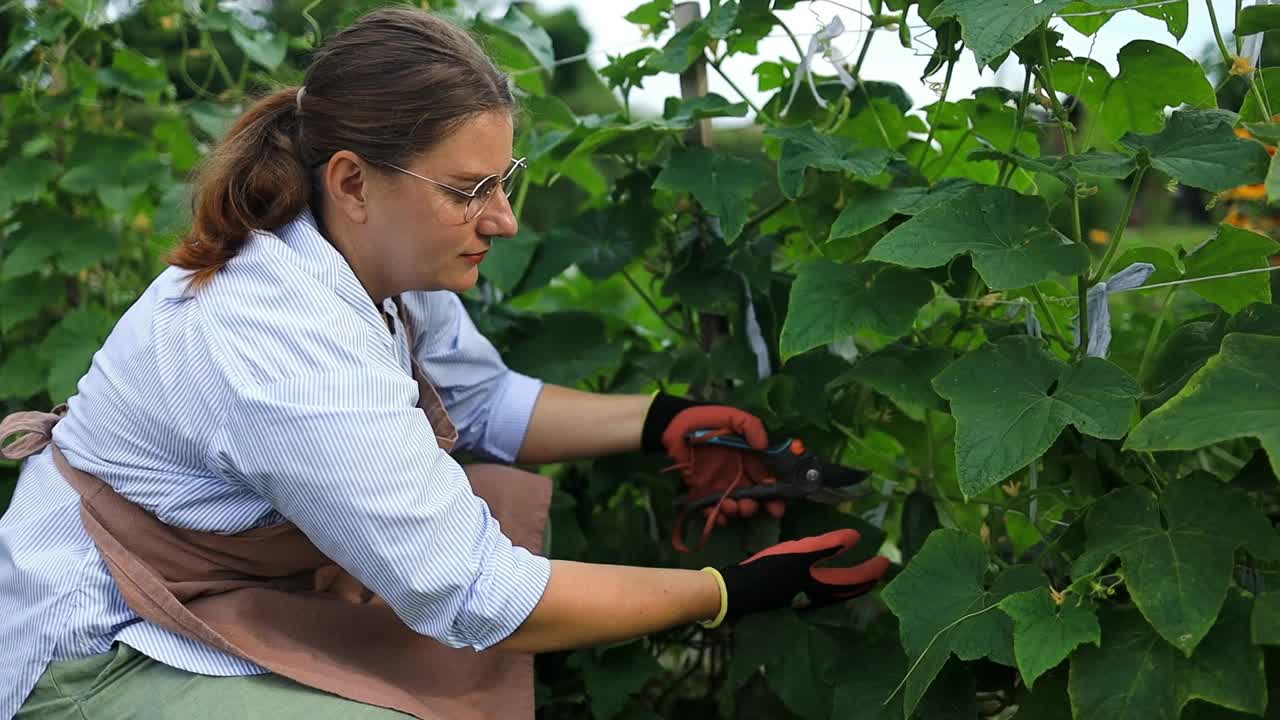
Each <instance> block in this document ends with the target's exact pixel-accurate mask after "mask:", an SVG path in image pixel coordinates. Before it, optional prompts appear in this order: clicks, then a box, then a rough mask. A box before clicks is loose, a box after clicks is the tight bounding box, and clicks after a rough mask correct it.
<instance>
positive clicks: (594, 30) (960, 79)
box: [536, 0, 1252, 113]
mask: <svg viewBox="0 0 1280 720" xmlns="http://www.w3.org/2000/svg"><path fill="white" fill-rule="evenodd" d="M536 2H537V4H538V5H539V7H541V8H544V9H547V10H556V9H560V8H564V7H573V8H575V9H576V10H577V11H578V14H579V16H580V17H581V18H582V22H583V24H584V25H585V26H586V28H587V30H588V31H589V32H590V33H591V46H590V49H589V51H588V52H590V53H592V55H591V56H590V57H589V58H588V59H587V62H589V63H591V65H593V66H595V67H596V68H600V67H603V66H604V65H605V64H607V59H606V53H611V54H622V53H625V52H629V51H631V50H635V49H638V48H640V47H643V46H644V45H646V44H656V45H657V46H661V45H662V44H664V43H665V42H666V40H667V38H668V37H669V36H670V35H671V32H670V31H668V32H667V33H666V34H665V35H663V36H661V37H659V38H657V40H656V41H655V40H652V39H646V38H644V37H643V36H642V34H641V29H640V28H639V27H638V26H636V25H633V24H631V23H630V22H628V21H627V20H626V19H625V17H624V16H625V15H626V14H627V13H628V12H630V10H631V9H632V8H634V7H635V6H637V5H639V4H640V3H641V0H536ZM1213 3H1214V8H1215V11H1216V13H1217V16H1218V19H1219V22H1221V23H1222V24H1223V27H1222V30H1223V32H1224V33H1230V32H1231V26H1232V25H1233V18H1234V16H1235V0H1213ZM700 4H701V5H702V9H703V13H704V14H705V13H706V12H707V9H708V5H709V3H708V0H701V1H700ZM1250 4H1252V3H1250ZM850 8H853V9H860V10H862V11H867V10H868V2H867V0H840V2H833V1H831V0H815V1H814V2H802V3H799V4H798V5H797V6H796V8H795V9H793V10H787V11H783V12H781V13H779V16H780V17H781V18H782V20H783V21H784V22H785V23H787V25H788V26H789V27H790V28H791V29H792V31H793V32H795V33H796V34H797V35H798V36H799V39H800V43H801V45H802V46H804V45H807V44H808V41H809V36H810V35H812V34H813V33H814V32H815V31H817V30H818V29H819V28H820V27H822V26H823V25H824V24H826V23H829V22H830V21H831V19H832V18H834V17H837V16H838V17H840V18H841V21H842V22H843V23H844V26H845V28H846V31H845V33H844V35H842V36H841V37H839V38H837V39H836V40H835V41H834V46H835V47H836V48H837V49H838V50H840V51H841V52H843V53H844V54H845V55H846V56H848V57H849V58H850V59H851V60H852V59H853V58H856V57H857V55H858V50H859V49H860V48H861V44H862V38H863V36H864V32H865V28H866V26H867V21H866V20H865V19H864V18H863V17H862V16H860V15H859V14H857V13H856V12H853V11H851V10H850ZM909 24H910V25H911V26H912V27H915V26H917V25H919V26H922V28H927V26H926V25H924V23H923V21H922V20H920V17H919V15H918V14H916V13H915V11H914V8H913V9H912V14H911V17H910V20H909ZM1051 24H1052V25H1053V26H1054V27H1055V28H1056V29H1058V30H1059V32H1062V33H1063V35H1064V40H1063V44H1064V46H1065V47H1066V48H1067V49H1068V50H1070V51H1071V52H1072V53H1073V54H1075V55H1077V56H1080V57H1093V58H1094V59H1095V60H1097V61H1099V62H1101V63H1102V64H1103V65H1104V66H1106V67H1107V68H1108V70H1110V71H1111V73H1112V74H1113V75H1114V74H1115V72H1116V70H1117V68H1116V56H1117V54H1118V53H1119V51H1120V48H1122V47H1124V46H1125V45H1126V44H1127V43H1129V42H1131V41H1133V40H1137V39H1147V40H1154V41H1156V42H1159V43H1162V44H1166V45H1171V46H1174V47H1177V48H1178V49H1179V50H1181V51H1182V53H1183V54H1184V55H1187V56H1188V57H1191V58H1193V59H1199V58H1201V57H1203V56H1204V53H1205V50H1206V48H1208V47H1210V46H1211V44H1212V43H1213V30H1212V27H1211V25H1210V22H1209V13H1208V11H1207V10H1206V8H1205V3H1204V2H1203V1H1202V0H1191V2H1190V19H1189V23H1188V28H1187V32H1186V34H1185V35H1184V36H1183V38H1182V40H1181V41H1179V40H1176V39H1175V38H1174V37H1173V36H1172V35H1171V34H1169V32H1168V30H1167V29H1166V28H1165V25H1164V23H1163V22H1162V21H1160V20H1156V19H1153V18H1148V17H1146V16H1144V15H1141V14H1139V13H1138V12H1136V11H1125V12H1121V13H1117V14H1116V16H1115V17H1113V18H1112V19H1111V21H1110V22H1108V23H1107V24H1106V25H1105V26H1103V28H1102V29H1101V30H1100V31H1099V32H1098V33H1097V34H1096V35H1095V36H1093V37H1086V36H1084V35H1081V34H1080V33H1078V32H1076V31H1075V30H1073V29H1072V28H1071V27H1070V26H1068V25H1067V24H1066V23H1065V22H1064V21H1062V20H1061V19H1060V18H1055V19H1054V20H1053V21H1051ZM922 31H923V29H922V30H916V31H915V32H922ZM779 34H780V35H781V33H779ZM923 43H928V44H929V45H930V46H932V36H931V35H926V36H921V37H920V38H919V40H918V41H917V42H915V43H914V44H915V45H916V48H915V49H914V50H909V49H906V48H903V47H902V46H901V45H900V44H899V42H898V39H897V34H896V31H880V32H879V33H878V34H877V35H876V38H875V41H874V42H873V44H872V46H871V49H870V52H869V53H868V55H867V59H866V61H865V62H864V64H863V70H862V76H863V77H864V78H865V79H868V80H883V81H890V82H896V83H897V84H899V85H901V86H902V87H903V88H904V89H905V90H906V91H907V94H908V95H910V96H911V98H912V101H913V102H914V105H915V107H916V108H919V107H922V106H925V105H928V104H930V103H932V102H934V101H936V100H937V98H938V93H937V92H936V90H935V89H933V88H930V87H929V86H928V85H926V84H925V83H923V82H921V80H920V74H921V73H922V72H923V70H924V68H925V65H926V64H927V63H928V60H929V50H928V49H926V48H925V47H924V46H923ZM779 57H786V58H789V59H791V60H797V59H798V54H797V53H796V50H795V47H794V46H793V45H792V43H791V41H790V39H788V38H787V37H786V36H785V35H781V36H780V37H773V36H771V37H769V38H766V39H765V40H764V41H762V42H761V43H760V46H759V53H758V54H757V55H754V56H751V55H738V56H734V57H731V58H729V59H728V60H726V61H725V63H723V65H722V69H723V70H724V71H725V74H727V75H728V76H729V77H731V78H732V79H733V81H734V82H735V83H736V84H737V85H738V87H739V88H741V89H742V90H743V91H744V92H745V93H746V94H747V95H748V96H749V97H750V98H751V99H752V101H753V102H755V103H756V104H757V105H759V104H761V103H763V102H764V101H766V100H767V99H768V97H769V96H771V94H772V93H773V92H775V91H769V92H766V93H762V92H760V91H758V90H757V89H756V88H757V80H756V78H755V76H754V75H752V73H751V71H752V69H753V68H754V67H755V66H756V65H758V64H759V63H760V62H762V61H764V60H776V59H778V58H779ZM817 70H818V72H819V73H821V74H824V75H834V74H835V73H834V69H833V68H832V67H831V65H830V64H829V63H827V62H826V61H825V60H821V59H819V60H818V61H817ZM943 74H944V73H943V72H941V71H940V72H938V73H936V74H935V75H934V76H932V77H930V78H929V82H931V83H938V84H939V87H938V89H940V83H941V80H942V78H943ZM1022 79H1023V73H1022V71H1021V69H1020V68H1019V67H1018V66H1017V61H1016V60H1015V59H1012V58H1011V59H1009V60H1008V61H1007V62H1006V63H1005V65H1003V66H1002V67H1001V68H1000V69H999V71H995V72H993V71H991V70H989V69H988V70H985V71H984V72H982V73H979V72H978V67H977V62H976V61H975V60H974V58H973V54H972V53H971V52H969V51H967V50H966V51H965V52H964V54H963V55H962V57H961V60H960V62H959V63H958V64H957V65H956V68H955V71H954V73H953V76H952V80H951V89H950V90H949V91H948V97H951V98H961V97H966V96H968V95H970V94H971V92H972V91H973V90H974V89H975V88H977V87H982V86H986V85H1003V86H1005V87H1009V88H1012V89H1017V90H1020V89H1021V87H1022ZM709 89H710V92H714V93H718V94H720V95H723V96H724V97H726V98H729V99H730V100H736V99H737V97H738V96H737V94H736V93H735V92H734V91H733V90H732V88H730V87H729V85H728V84H727V83H725V81H724V80H723V79H722V78H720V77H719V76H718V75H716V74H715V73H714V72H709ZM679 94H680V85H679V80H678V78H677V77H676V76H675V75H671V74H663V75H659V76H656V77H651V78H647V79H646V80H645V83H644V87H643V88H642V89H640V90H637V91H636V92H634V93H633V94H632V96H631V103H632V109H633V111H648V112H653V113H657V112H660V111H661V108H662V102H663V100H664V99H665V98H666V97H668V96H672V95H679Z"/></svg>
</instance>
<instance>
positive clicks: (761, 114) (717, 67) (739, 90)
mask: <svg viewBox="0 0 1280 720" xmlns="http://www.w3.org/2000/svg"><path fill="white" fill-rule="evenodd" d="M707 64H708V65H710V66H711V69H713V70H715V71H716V73H717V74H719V75H720V77H721V78H723V79H724V81H725V82H727V83H729V87H731V88H733V91H734V92H736V93H738V96H739V97H741V98H742V101H743V102H745V103H746V104H747V107H749V108H751V109H752V110H753V111H755V114H756V116H757V117H761V118H764V119H765V120H768V119H769V116H767V115H765V114H764V111H763V110H761V109H760V108H758V107H756V104H755V103H753V102H751V98H749V97H747V94H746V93H744V92H742V88H740V87H738V84H737V83H735V82H734V81H733V80H731V79H730V78H729V76H728V75H726V74H725V72H724V70H721V69H720V61H719V60H715V59H713V58H711V57H708V58H707Z"/></svg>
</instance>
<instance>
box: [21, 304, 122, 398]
mask: <svg viewBox="0 0 1280 720" xmlns="http://www.w3.org/2000/svg"><path fill="white" fill-rule="evenodd" d="M114 324H115V318H113V317H112V316H111V315H109V314H107V311H106V310H103V309H102V308H99V307H93V306H89V307H80V308H76V309H75V310H72V311H71V312H69V313H67V314H66V315H63V316H62V320H60V321H58V324H57V325H54V326H53V329H51V330H50V331H49V334H48V335H46V336H45V338H44V341H43V342H41V343H40V348H39V350H38V351H37V352H39V354H40V356H41V357H42V358H43V359H44V361H45V362H47V363H48V365H49V374H48V378H47V380H48V385H47V386H48V388H49V396H50V397H51V398H53V399H54V402H62V401H63V400H65V399H67V398H69V397H71V396H72V395H74V394H75V392H76V383H78V382H79V381H80V378H81V377H82V376H83V375H84V374H85V372H87V371H88V369H89V363H90V361H91V360H92V359H93V354H94V353H96V352H97V351H98V348H100V347H102V343H103V342H104V341H106V339H107V335H108V333H110V332H111V327H112V325H114Z"/></svg>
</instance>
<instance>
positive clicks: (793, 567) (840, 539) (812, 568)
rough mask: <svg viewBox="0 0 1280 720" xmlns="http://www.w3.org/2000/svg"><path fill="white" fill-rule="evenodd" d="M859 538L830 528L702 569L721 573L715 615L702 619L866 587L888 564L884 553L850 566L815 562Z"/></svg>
mask: <svg viewBox="0 0 1280 720" xmlns="http://www.w3.org/2000/svg"><path fill="white" fill-rule="evenodd" d="M859 540H861V536H860V535H859V534H858V531H857V530H833V531H831V532H829V533H826V534H824V535H817V536H814V537H807V538H803V539H801V540H789V541H787V542H783V543H778V544H777V545H774V546H773V547H770V548H766V549H764V550H762V551H760V552H758V553H756V554H755V555H752V556H751V557H749V558H747V559H746V560H743V561H742V562H741V563H739V564H737V565H731V566H729V567H724V568H720V569H719V570H714V569H712V568H703V570H705V571H707V572H711V573H712V574H718V575H719V577H720V578H722V585H721V608H720V615H719V617H717V618H715V619H713V620H710V621H707V622H704V623H703V624H704V625H706V626H707V627H716V626H717V625H719V624H720V623H722V622H724V621H726V620H728V621H730V622H731V621H733V620H737V619H738V618H740V617H742V616H743V615H747V614H750V613H757V612H765V611H768V610H777V609H780V608H786V607H791V606H792V602H793V601H794V600H795V597H796V596H797V595H798V594H800V593H802V592H803V593H804V594H805V596H806V597H807V598H808V601H809V602H808V604H807V605H806V607H809V608H814V609H816V608H820V607H825V606H827V605H832V604H834V603H838V602H843V601H845V600H848V599H850V598H855V597H857V596H859V595H862V594H864V593H866V592H868V591H870V590H871V589H872V588H874V587H875V585H876V583H877V582H879V581H880V578H881V577H883V576H884V574H885V572H886V571H887V570H888V569H889V559H888V558H885V557H882V556H879V555H877V556H875V557H873V558H871V559H870V560H865V561H863V562H861V563H859V564H857V565H854V566H852V567H816V566H817V565H818V563H820V562H822V561H823V560H828V559H831V558H834V557H836V556H837V555H840V554H842V553H844V552H846V551H848V550H849V549H850V548H852V547H853V546H854V545H857V544H858V541H859Z"/></svg>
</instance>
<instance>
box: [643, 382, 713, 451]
mask: <svg viewBox="0 0 1280 720" xmlns="http://www.w3.org/2000/svg"><path fill="white" fill-rule="evenodd" d="M710 404H711V403H705V402H698V401H697V400H689V399H686V398H682V397H678V396H676V395H668V394H666V393H664V392H661V391H659V392H658V393H656V394H654V396H653V402H651V403H649V410H648V412H646V413H645V416H644V427H643V429H642V430H641V431H640V449H641V450H643V451H644V452H646V453H654V454H658V453H665V452H666V447H665V446H664V445H663V444H662V433H664V432H666V430H667V426H668V425H670V424H671V421H672V420H674V419H675V417H676V415H679V414H680V413H681V412H682V411H684V410H688V409H689V408H691V407H698V406H701V405H710Z"/></svg>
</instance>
